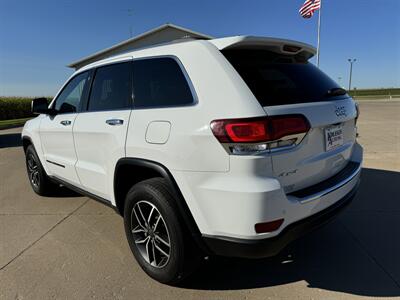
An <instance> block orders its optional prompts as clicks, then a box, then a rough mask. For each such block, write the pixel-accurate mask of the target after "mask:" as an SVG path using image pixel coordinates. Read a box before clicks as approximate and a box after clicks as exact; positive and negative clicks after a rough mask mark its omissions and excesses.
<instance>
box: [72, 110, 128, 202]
mask: <svg viewBox="0 0 400 300" xmlns="http://www.w3.org/2000/svg"><path fill="white" fill-rule="evenodd" d="M130 115H131V110H116V111H98V112H88V113H80V114H78V116H77V118H76V120H75V125H74V130H73V135H74V141H75V150H76V155H77V161H76V165H75V168H76V172H77V174H78V176H79V179H80V181H81V183H82V186H83V187H84V188H85V190H87V191H88V192H90V193H92V194H95V195H97V196H100V197H102V198H104V199H106V200H109V201H111V202H112V203H113V204H114V192H113V182H114V169H115V165H116V164H117V161H118V160H119V159H120V158H121V157H125V141H126V134H127V129H128V126H129V117H130ZM111 119H118V120H122V121H123V124H122V125H114V126H112V125H109V124H107V123H106V121H107V120H111Z"/></svg>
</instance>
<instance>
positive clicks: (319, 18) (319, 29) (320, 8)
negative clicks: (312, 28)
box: [317, 0, 322, 68]
mask: <svg viewBox="0 0 400 300" xmlns="http://www.w3.org/2000/svg"><path fill="white" fill-rule="evenodd" d="M319 5H320V6H319V11H318V42H317V67H318V68H319V56H320V49H319V47H320V34H321V10H322V0H320V4H319Z"/></svg>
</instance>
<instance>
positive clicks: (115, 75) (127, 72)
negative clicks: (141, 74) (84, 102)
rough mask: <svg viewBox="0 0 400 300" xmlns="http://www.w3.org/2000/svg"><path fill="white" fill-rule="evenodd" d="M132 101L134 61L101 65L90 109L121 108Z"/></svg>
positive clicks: (129, 104) (93, 89) (126, 106)
mask: <svg viewBox="0 0 400 300" xmlns="http://www.w3.org/2000/svg"><path fill="white" fill-rule="evenodd" d="M131 103H132V62H124V63H117V64H112V65H108V66H104V67H99V68H98V69H97V70H96V74H95V77H94V80H93V84H92V90H91V92H90V98H89V105H88V110H89V111H104V110H120V109H126V108H130V107H131V105H132V104H131Z"/></svg>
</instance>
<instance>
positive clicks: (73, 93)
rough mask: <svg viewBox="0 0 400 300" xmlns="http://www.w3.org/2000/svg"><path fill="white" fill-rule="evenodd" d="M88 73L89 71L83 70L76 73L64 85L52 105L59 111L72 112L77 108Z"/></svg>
mask: <svg viewBox="0 0 400 300" xmlns="http://www.w3.org/2000/svg"><path fill="white" fill-rule="evenodd" d="M88 74H89V72H83V73H81V74H79V75H77V76H76V77H74V78H73V79H72V80H71V81H70V82H69V83H68V84H67V85H66V86H65V87H64V89H63V90H62V92H61V93H60V95H59V96H58V97H57V99H56V104H55V106H54V108H55V109H56V110H57V111H59V113H74V112H77V111H78V110H79V103H80V102H81V100H82V97H83V96H84V95H83V94H84V89H85V86H86V85H87V82H88Z"/></svg>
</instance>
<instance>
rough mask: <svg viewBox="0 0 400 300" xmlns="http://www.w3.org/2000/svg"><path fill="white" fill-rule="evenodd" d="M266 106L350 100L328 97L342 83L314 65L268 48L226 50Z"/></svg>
mask: <svg viewBox="0 0 400 300" xmlns="http://www.w3.org/2000/svg"><path fill="white" fill-rule="evenodd" d="M222 53H223V54H224V55H225V57H226V58H227V59H228V61H229V62H230V63H231V64H232V66H233V67H234V68H235V69H236V71H237V72H238V73H239V75H240V76H241V77H242V78H243V80H244V81H245V82H246V84H247V86H248V87H249V88H250V90H251V91H252V92H253V94H254V96H255V97H256V98H257V100H258V101H259V102H260V104H261V105H262V106H273V105H283V104H295V103H304V102H318V101H327V100H328V101H329V100H339V99H346V98H348V97H349V96H348V95H347V94H345V95H339V96H333V97H332V96H331V97H328V96H327V93H328V91H329V90H332V89H337V88H340V86H339V85H338V84H337V83H336V82H334V81H333V80H332V79H331V78H329V77H328V76H327V75H326V74H325V73H323V72H322V71H320V70H319V69H318V68H317V67H316V66H314V65H313V64H311V63H309V62H307V61H305V60H304V59H302V58H300V57H296V56H293V55H281V54H276V53H273V52H270V51H265V50H226V51H222Z"/></svg>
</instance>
